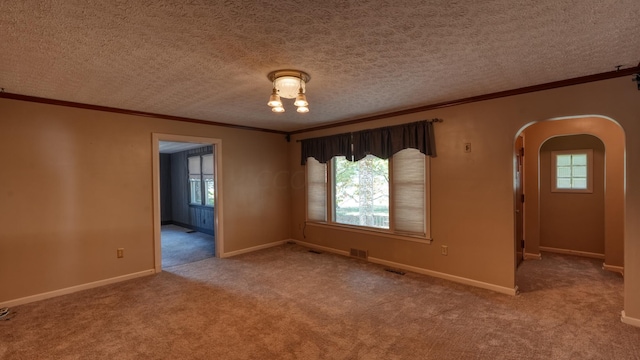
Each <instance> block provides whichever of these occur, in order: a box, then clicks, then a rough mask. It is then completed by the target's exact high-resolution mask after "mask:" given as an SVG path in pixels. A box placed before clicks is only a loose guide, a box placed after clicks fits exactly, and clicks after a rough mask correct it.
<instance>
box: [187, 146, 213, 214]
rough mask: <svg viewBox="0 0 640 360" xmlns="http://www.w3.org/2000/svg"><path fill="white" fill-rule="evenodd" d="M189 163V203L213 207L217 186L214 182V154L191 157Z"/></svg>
mask: <svg viewBox="0 0 640 360" xmlns="http://www.w3.org/2000/svg"><path fill="white" fill-rule="evenodd" d="M188 162H189V203H190V204H191V205H203V204H204V205H206V206H213V204H214V199H215V186H214V181H213V154H208V155H200V156H191V157H189V158H188Z"/></svg>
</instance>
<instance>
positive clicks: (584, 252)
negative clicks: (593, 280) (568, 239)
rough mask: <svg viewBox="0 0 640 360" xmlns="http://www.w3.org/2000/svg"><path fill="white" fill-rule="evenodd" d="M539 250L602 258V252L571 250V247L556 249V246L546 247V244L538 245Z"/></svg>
mask: <svg viewBox="0 0 640 360" xmlns="http://www.w3.org/2000/svg"><path fill="white" fill-rule="evenodd" d="M540 251H547V252H551V253H556V254H565V255H575V256H584V257H589V258H594V259H601V260H604V254H598V253H592V252H587V251H578V250H571V249H558V248H553V247H548V246H540Z"/></svg>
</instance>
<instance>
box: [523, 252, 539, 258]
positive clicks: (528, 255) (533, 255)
mask: <svg viewBox="0 0 640 360" xmlns="http://www.w3.org/2000/svg"><path fill="white" fill-rule="evenodd" d="M523 257H524V259H525V260H542V254H540V253H537V254H534V253H528V252H526V253H524V256H523Z"/></svg>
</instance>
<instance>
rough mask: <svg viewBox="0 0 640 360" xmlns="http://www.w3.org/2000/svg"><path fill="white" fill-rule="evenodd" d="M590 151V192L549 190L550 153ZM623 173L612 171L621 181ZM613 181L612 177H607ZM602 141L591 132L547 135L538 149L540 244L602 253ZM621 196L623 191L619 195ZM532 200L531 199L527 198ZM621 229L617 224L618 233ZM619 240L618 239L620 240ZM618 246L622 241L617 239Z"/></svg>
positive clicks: (550, 180)
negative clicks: (591, 182)
mask: <svg viewBox="0 0 640 360" xmlns="http://www.w3.org/2000/svg"><path fill="white" fill-rule="evenodd" d="M582 149H591V150H592V151H593V157H592V161H593V166H592V171H593V178H592V180H593V189H592V190H593V192H590V193H575V192H574V193H569V192H552V191H551V188H552V182H553V178H552V176H553V171H552V166H553V162H552V160H551V153H552V152H553V151H562V150H582ZM622 176H623V173H622V172H620V174H616V178H617V181H622ZM609 180H611V181H616V179H609ZM604 181H605V180H604V144H603V143H602V141H600V140H599V139H598V138H597V137H595V136H592V135H569V136H558V137H554V138H551V139H549V140H547V141H545V142H544V144H542V147H541V148H540V246H545V247H550V248H554V249H563V250H574V251H580V252H587V253H592V254H600V255H604ZM620 196H621V199H622V198H623V197H624V194H622V193H621V194H620ZM531 200H534V201H535V199H531ZM623 230H624V229H623V228H622V227H620V229H619V231H620V233H622V231H623ZM620 240H622V239H620ZM620 245H622V241H620Z"/></svg>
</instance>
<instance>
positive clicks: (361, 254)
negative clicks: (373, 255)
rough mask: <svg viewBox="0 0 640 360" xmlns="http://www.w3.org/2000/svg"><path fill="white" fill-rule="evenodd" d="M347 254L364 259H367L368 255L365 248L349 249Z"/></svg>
mask: <svg viewBox="0 0 640 360" xmlns="http://www.w3.org/2000/svg"><path fill="white" fill-rule="evenodd" d="M349 255H351V256H352V257H355V258H358V259H364V260H367V258H368V257H369V254H368V253H367V250H360V249H351V251H350V252H349Z"/></svg>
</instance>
